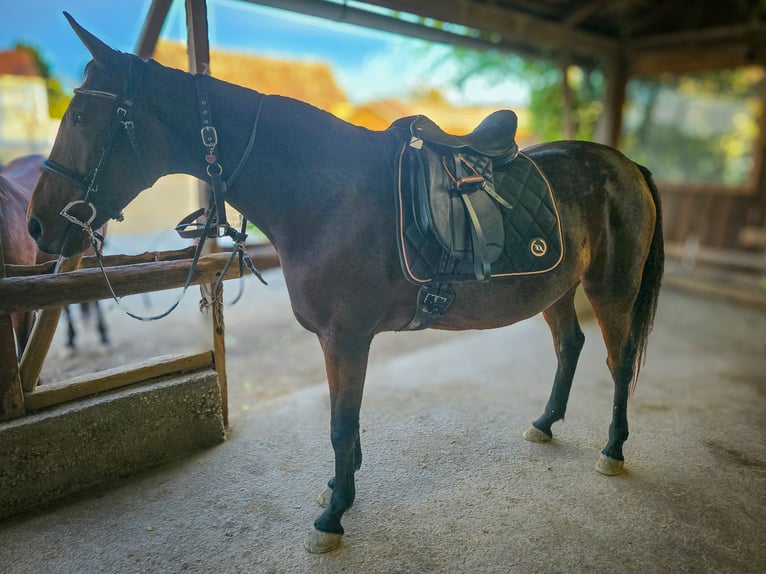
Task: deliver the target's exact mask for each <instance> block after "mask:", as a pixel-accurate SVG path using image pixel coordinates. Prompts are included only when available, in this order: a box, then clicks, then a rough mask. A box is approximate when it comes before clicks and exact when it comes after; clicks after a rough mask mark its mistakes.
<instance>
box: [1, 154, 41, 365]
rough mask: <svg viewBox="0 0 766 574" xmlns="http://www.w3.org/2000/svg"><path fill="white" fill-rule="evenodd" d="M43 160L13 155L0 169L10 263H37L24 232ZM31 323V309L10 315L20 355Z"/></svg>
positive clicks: (6, 254)
mask: <svg viewBox="0 0 766 574" xmlns="http://www.w3.org/2000/svg"><path fill="white" fill-rule="evenodd" d="M44 159H45V158H44V157H42V156H39V155H28V156H24V157H20V158H16V159H14V160H13V161H11V162H9V163H8V164H7V165H5V166H4V167H3V169H2V171H1V172H0V242H1V243H2V248H3V259H4V260H5V263H7V264H9V265H34V264H35V263H37V258H38V255H39V251H38V250H37V245H36V244H35V241H34V239H32V236H31V235H29V232H28V231H27V217H26V213H27V208H28V206H29V199H30V197H31V196H32V190H33V189H34V188H35V185H37V180H38V178H39V177H40V167H41V166H42V163H43V161H44ZM33 322H34V312H32V311H28V312H26V313H13V314H12V315H11V323H12V324H13V332H14V333H15V335H16V350H17V352H18V355H19V357H21V355H22V354H23V353H24V349H25V348H26V346H27V341H28V340H29V334H30V333H31V331H32V324H33Z"/></svg>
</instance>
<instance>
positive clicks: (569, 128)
mask: <svg viewBox="0 0 766 574" xmlns="http://www.w3.org/2000/svg"><path fill="white" fill-rule="evenodd" d="M569 61H570V58H569V56H568V55H565V56H564V57H563V58H562V59H561V90H562V94H563V96H564V110H563V118H562V122H563V125H562V130H563V132H564V137H565V138H566V139H569V140H573V139H575V136H576V134H577V126H576V125H575V118H574V109H573V105H572V87H571V86H570V85H569V66H570V63H569Z"/></svg>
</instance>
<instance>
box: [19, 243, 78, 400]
mask: <svg viewBox="0 0 766 574" xmlns="http://www.w3.org/2000/svg"><path fill="white" fill-rule="evenodd" d="M81 260H82V254H80V255H75V256H74V257H68V258H61V259H60V260H59V263H58V265H56V271H55V272H56V273H66V272H67V271H72V270H74V269H77V267H79V265H80V261H81ZM60 316H61V307H52V308H48V309H43V310H42V311H40V314H39V315H38V317H37V319H35V326H34V327H33V328H32V334H31V335H30V337H29V343H27V348H26V349H24V356H23V357H22V358H21V366H20V367H19V370H20V371H21V387H22V389H24V392H27V393H28V392H30V391H32V390H34V388H35V387H36V386H37V381H38V380H39V379H40V372H41V371H42V370H43V362H44V361H45V357H46V356H47V355H48V350H49V349H50V348H51V343H52V342H53V335H54V334H55V333H56V327H57V326H58V324H59V317H60Z"/></svg>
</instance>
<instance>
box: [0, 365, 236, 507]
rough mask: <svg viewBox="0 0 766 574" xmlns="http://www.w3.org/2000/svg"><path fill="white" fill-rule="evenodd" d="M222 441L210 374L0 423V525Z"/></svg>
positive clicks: (218, 404)
mask: <svg viewBox="0 0 766 574" xmlns="http://www.w3.org/2000/svg"><path fill="white" fill-rule="evenodd" d="M223 440H224V426H223V416H222V408H221V392H220V388H219V386H218V378H217V375H216V373H215V371H213V370H212V369H204V370H201V371H196V372H191V373H184V374H181V375H175V376H171V377H165V378H160V379H155V380H152V381H149V382H147V383H144V384H141V385H136V386H132V387H127V388H124V389H121V390H118V391H114V392H110V393H105V394H102V395H98V396H95V397H89V398H86V399H82V400H78V401H75V402H71V403H66V404H63V405H60V406H57V407H53V408H51V409H48V410H45V411H41V412H39V413H35V414H31V415H28V416H25V417H22V418H20V419H16V420H13V421H9V422H7V423H3V424H0V518H6V517H8V516H11V515H14V514H18V513H20V512H22V511H25V510H29V509H32V508H34V507H38V506H41V505H44V504H46V503H49V502H52V501H54V500H56V499H58V498H61V497H63V496H66V495H68V494H72V493H75V492H79V491H81V490H84V489H86V488H88V487H91V486H95V485H98V484H103V483H106V482H109V481H112V480H115V479H118V478H122V477H124V476H127V475H130V474H134V473H136V472H138V471H140V470H144V469H146V468H150V467H153V466H156V465H158V464H160V463H163V462H166V461H169V460H173V459H177V458H180V457H182V456H184V455H187V454H189V453H191V452H193V451H196V450H199V449H202V448H205V447H209V446H213V445H215V444H219V443H221V442H222V441H223Z"/></svg>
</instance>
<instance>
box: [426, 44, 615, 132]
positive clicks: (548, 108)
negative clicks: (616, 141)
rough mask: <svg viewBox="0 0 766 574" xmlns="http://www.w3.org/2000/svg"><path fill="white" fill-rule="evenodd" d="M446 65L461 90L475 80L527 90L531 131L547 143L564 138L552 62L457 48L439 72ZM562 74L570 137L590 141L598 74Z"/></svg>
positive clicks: (557, 70)
mask: <svg viewBox="0 0 766 574" xmlns="http://www.w3.org/2000/svg"><path fill="white" fill-rule="evenodd" d="M447 62H449V63H450V66H449V68H450V69H454V70H456V71H455V72H453V76H452V78H451V81H452V82H453V83H454V84H455V85H456V86H458V87H461V88H462V87H464V86H465V85H466V83H467V82H468V81H469V80H470V79H471V78H472V77H475V76H481V77H483V78H485V79H487V80H488V81H490V82H491V81H502V80H507V79H514V80H516V81H518V82H519V83H521V84H524V85H526V86H527V87H528V88H529V91H530V100H529V111H530V112H531V118H532V126H531V128H532V131H533V132H534V133H535V135H536V136H537V138H538V139H539V140H541V141H549V140H555V139H561V138H562V137H564V135H565V134H564V124H563V117H564V91H563V88H562V74H563V68H562V66H560V65H558V64H556V63H555V62H553V61H552V60H543V59H530V58H523V57H521V56H518V55H515V54H508V53H505V52H500V51H497V50H487V51H477V50H471V49H467V48H458V47H456V48H454V49H453V50H452V52H451V53H449V54H448V55H447V56H445V57H444V58H443V59H442V62H441V66H442V69H443V70H444V69H446V68H447V66H446V64H447ZM567 71H568V80H569V87H570V95H571V99H572V116H573V117H572V120H573V122H574V128H575V137H576V138H579V139H593V137H594V133H595V128H596V122H597V121H598V118H599V117H600V115H601V110H602V99H603V95H604V94H603V92H604V81H603V76H602V74H601V73H600V72H597V71H594V70H588V69H583V68H580V67H577V66H569V67H568V68H567Z"/></svg>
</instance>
